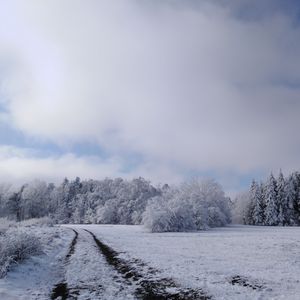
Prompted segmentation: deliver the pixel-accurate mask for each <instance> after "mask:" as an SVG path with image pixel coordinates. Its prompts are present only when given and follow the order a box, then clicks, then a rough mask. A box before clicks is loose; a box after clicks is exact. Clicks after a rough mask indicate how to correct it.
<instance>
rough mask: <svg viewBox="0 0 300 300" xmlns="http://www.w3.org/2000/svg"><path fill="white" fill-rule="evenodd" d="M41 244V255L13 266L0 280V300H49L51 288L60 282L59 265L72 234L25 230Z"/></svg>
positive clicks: (49, 229) (47, 229)
mask: <svg viewBox="0 0 300 300" xmlns="http://www.w3.org/2000/svg"><path fill="white" fill-rule="evenodd" d="M26 230H28V232H30V233H34V234H35V235H37V236H38V237H39V238H40V239H41V241H42V244H43V248H44V249H43V250H44V254H42V255H38V256H33V257H31V258H29V259H27V260H25V261H24V262H22V263H20V264H18V265H16V266H14V267H13V268H12V270H11V271H9V272H8V274H7V275H6V277H4V278H2V279H0V299H5V300H10V299H24V300H25V299H26V300H27V299H39V300H43V299H49V295H50V294H51V291H52V288H53V286H54V284H56V283H57V282H58V281H60V280H61V277H62V276H63V274H62V267H61V266H62V264H63V260H64V258H65V256H66V253H67V251H68V248H69V244H70V241H71V239H72V232H71V230H66V229H64V228H59V227H28V228H26Z"/></svg>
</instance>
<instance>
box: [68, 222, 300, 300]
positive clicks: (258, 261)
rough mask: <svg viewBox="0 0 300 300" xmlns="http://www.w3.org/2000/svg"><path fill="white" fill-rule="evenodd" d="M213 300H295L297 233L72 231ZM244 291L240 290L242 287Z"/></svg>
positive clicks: (299, 253)
mask: <svg viewBox="0 0 300 300" xmlns="http://www.w3.org/2000/svg"><path fill="white" fill-rule="evenodd" d="M72 227H73V228H77V229H79V228H86V229H88V230H90V231H92V232H93V233H95V235H96V236H97V237H98V238H99V239H100V240H101V241H103V242H104V243H106V244H107V245H109V246H110V247H112V248H113V249H115V250H116V251H118V252H120V256H121V257H122V258H124V259H125V260H128V261H132V259H140V260H142V261H143V262H145V263H146V264H147V265H148V266H150V267H152V268H154V269H157V270H160V271H161V275H157V276H161V277H168V278H170V277H171V278H173V279H175V281H176V282H178V283H179V284H180V285H182V286H186V287H191V288H201V289H203V290H204V291H205V292H206V293H207V294H208V295H211V296H212V297H213V298H215V299H295V300H297V299H300V228H297V227H254V226H230V227H226V228H217V229H211V230H208V231H202V232H195V233H156V234H153V233H148V232H147V231H146V230H145V229H144V228H143V227H141V226H122V225H74V226H72ZM244 285H245V286H244Z"/></svg>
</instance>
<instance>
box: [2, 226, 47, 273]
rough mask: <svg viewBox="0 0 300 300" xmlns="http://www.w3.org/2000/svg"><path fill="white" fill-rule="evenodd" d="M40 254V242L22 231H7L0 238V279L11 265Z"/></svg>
mask: <svg viewBox="0 0 300 300" xmlns="http://www.w3.org/2000/svg"><path fill="white" fill-rule="evenodd" d="M41 252H42V245H41V242H40V240H39V239H38V238H37V237H36V236H35V235H33V234H30V233H27V232H25V231H24V230H23V229H15V228H13V229H8V230H7V231H6V232H5V233H4V234H2V235H1V236H0V278H1V277H4V276H5V275H6V273H7V271H8V270H9V269H10V267H11V266H12V265H13V264H16V263H18V262H20V261H23V260H25V259H27V258H29V257H30V256H32V255H37V254H40V253H41Z"/></svg>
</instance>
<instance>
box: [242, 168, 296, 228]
mask: <svg viewBox="0 0 300 300" xmlns="http://www.w3.org/2000/svg"><path fill="white" fill-rule="evenodd" d="M247 194H248V195H247V196H248V197H246V199H247V205H246V206H245V209H244V214H243V221H244V223H245V224H248V225H266V226H277V225H278V226H299V225H300V173H299V172H293V173H291V174H290V175H289V176H288V177H286V178H285V177H284V175H283V173H282V172H281V171H280V173H279V176H278V177H277V178H275V177H274V175H273V174H272V173H271V174H270V176H269V177H268V179H267V180H266V181H264V182H260V183H259V182H257V181H255V180H253V181H252V184H251V187H250V189H249V191H248V193H247ZM244 196H245V195H244Z"/></svg>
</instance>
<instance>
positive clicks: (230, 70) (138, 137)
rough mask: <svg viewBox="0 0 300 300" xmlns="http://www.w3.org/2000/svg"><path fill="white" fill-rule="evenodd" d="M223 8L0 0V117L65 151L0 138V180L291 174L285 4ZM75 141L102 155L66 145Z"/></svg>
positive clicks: (295, 125)
mask: <svg viewBox="0 0 300 300" xmlns="http://www.w3.org/2000/svg"><path fill="white" fill-rule="evenodd" d="M226 3H227V1H151V0H150V1H134V0H122V1H111V0H109V1H108V0H107V1H105V0H103V1H92V0H86V1H78V0H72V1H71V0H64V1H61V0H59V1H58V0H57V1H37V0H28V1H26V2H25V1H2V2H1V3H0V20H1V26H0V84H1V86H0V87H1V90H0V105H1V108H2V109H1V122H2V123H3V124H4V123H5V124H6V125H5V126H7V124H8V125H9V126H10V127H11V128H12V129H13V130H15V131H18V132H22V134H24V136H26V137H27V138H28V139H29V140H30V139H34V140H35V141H37V140H38V141H39V142H40V143H48V142H49V143H53V144H56V145H58V146H59V147H61V148H62V149H64V151H65V153H62V154H55V153H53V154H51V155H49V157H43V158H40V157H39V156H38V155H36V156H35V150H36V149H34V147H33V149H30V151H28V149H25V147H24V148H22V146H20V145H18V146H16V145H7V144H3V143H2V146H0V161H1V165H2V166H4V167H3V168H1V171H0V173H1V174H0V178H1V177H2V178H3V177H7V174H9V177H10V178H12V179H13V178H20V177H34V176H35V177H40V176H42V177H46V178H47V177H48V178H51V179H52V178H55V177H60V176H71V177H72V176H76V175H79V176H82V177H84V178H86V177H96V178H97V177H104V176H106V175H107V176H136V175H139V174H140V175H142V176H148V178H149V179H152V180H154V181H156V182H157V181H162V182H163V181H171V182H178V181H180V180H181V179H182V178H184V177H185V176H187V175H188V174H202V175H205V174H211V173H214V174H223V181H224V184H225V185H226V188H227V189H228V190H232V189H234V188H239V183H238V182H236V181H235V180H236V178H237V177H238V176H244V175H245V174H248V175H249V177H251V176H252V175H253V176H255V174H257V173H260V174H263V173H265V172H269V171H271V170H273V171H274V172H277V171H278V170H279V168H282V169H283V170H284V171H286V172H288V171H290V170H294V169H297V168H299V164H300V156H299V150H300V139H299V137H298V136H299V134H298V131H299V128H300V117H299V115H300V100H299V95H300V93H299V91H300V90H299V88H300V59H299V58H300V57H299V53H300V30H299V26H298V20H297V18H296V14H295V12H296V11H297V10H296V6H297V4H295V7H294V6H293V3H296V2H294V1H287V2H286V6H285V7H281V6H279V2H277V1H265V2H264V4H261V1H232V2H231V4H230V6H229V5H228V4H226ZM241 3H243V5H241ZM249 7H251V9H249ZM0 141H1V140H0ZM85 142H88V143H94V144H97V145H98V146H99V147H100V148H101V149H103V151H105V153H107V154H108V155H107V156H106V157H105V158H104V157H101V154H99V156H96V157H95V155H89V154H85V153H81V154H80V155H79V154H78V153H72V151H71V150H70V149H72V145H74V144H76V143H85ZM29 152H30V153H29ZM20 153H21V154H20ZM4 154H5V155H4ZM128 156H137V157H139V158H140V159H139V161H138V163H135V164H132V165H128ZM20 166H21V167H20ZM20 168H21V169H22V172H21V173H20ZM62 173H63V174H62ZM228 174H230V176H231V177H232V178H226V181H225V179H224V177H226V176H228Z"/></svg>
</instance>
